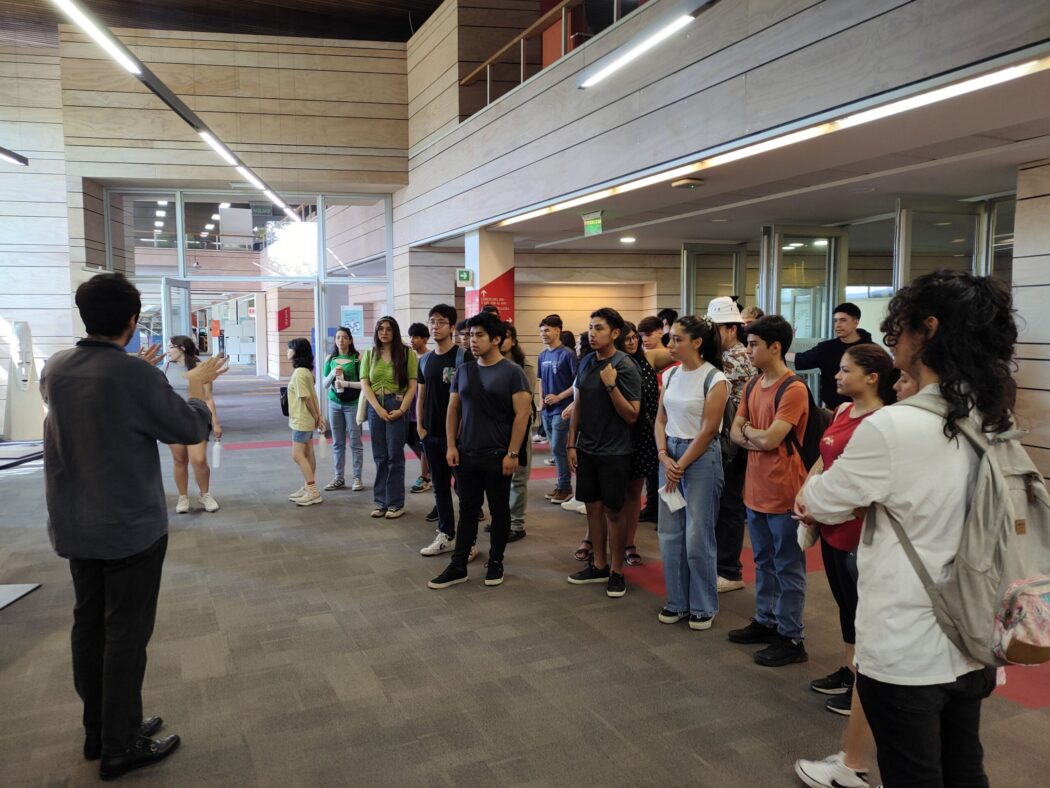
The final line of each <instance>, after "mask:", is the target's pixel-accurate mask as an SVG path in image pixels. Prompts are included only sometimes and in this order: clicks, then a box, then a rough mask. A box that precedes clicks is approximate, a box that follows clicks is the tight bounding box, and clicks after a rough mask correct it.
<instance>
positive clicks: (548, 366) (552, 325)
mask: <svg viewBox="0 0 1050 788" xmlns="http://www.w3.org/2000/svg"><path fill="white" fill-rule="evenodd" d="M561 331H562V322H561V317H559V316H558V315H547V316H546V317H545V318H543V320H541V321H540V340H542V342H543V344H544V345H545V346H546V349H545V350H541V351H540V361H539V366H538V367H537V370H536V375H537V377H538V378H539V379H540V397H541V399H542V400H543V411H542V412H541V413H542V415H541V418H542V420H543V430H544V432H546V433H547V439H548V440H549V441H550V445H551V454H553V455H554V468H555V471H556V473H557V481H556V482H555V484H554V489H553V490H552V491H551V492H549V493H547V494H546V495H544V496H543V497H544V498H546V499H547V500H548V501H550V502H551V503H559V504H560V503H564V502H565V501H567V500H569V499H570V498H572V481H571V477H570V476H569V459H568V456H567V452H566V450H565V439H566V437H567V436H568V434H569V421H568V419H563V418H562V417H561V414H562V411H564V410H565V408H567V407H568V405H569V403H570V402H572V383H573V381H574V380H575V379H576V354H575V353H574V352H573V351H572V350H570V349H569V348H567V347H565V345H563V344H562V343H561Z"/></svg>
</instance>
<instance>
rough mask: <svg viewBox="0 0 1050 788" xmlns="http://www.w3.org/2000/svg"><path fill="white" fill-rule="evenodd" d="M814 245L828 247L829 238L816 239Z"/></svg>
mask: <svg viewBox="0 0 1050 788" xmlns="http://www.w3.org/2000/svg"><path fill="white" fill-rule="evenodd" d="M813 245H814V246H827V245H828V239H827V238H818V239H816V240H815V241H814V242H813Z"/></svg>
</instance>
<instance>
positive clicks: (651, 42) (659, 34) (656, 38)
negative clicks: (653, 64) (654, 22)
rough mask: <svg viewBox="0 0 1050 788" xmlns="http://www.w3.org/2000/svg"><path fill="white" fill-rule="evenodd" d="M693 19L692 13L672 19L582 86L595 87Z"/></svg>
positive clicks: (586, 80)
mask: <svg viewBox="0 0 1050 788" xmlns="http://www.w3.org/2000/svg"><path fill="white" fill-rule="evenodd" d="M692 21H693V16H692V15H691V14H683V15H682V16H680V17H678V18H677V19H675V20H674V21H672V22H671V23H670V24H668V25H665V26H664V27H663V28H661V29H660V30H658V31H656V32H655V33H653V34H652V35H651V36H649V37H648V38H646V39H644V40H643V41H641V42H639V43H638V44H636V45H635V46H633V47H631V48H630V49H628V50H627V51H626V52H624V53H623V54H622V55H620V56H619V57H614V58H613V59H612V60H611V61H609V63H608V65H606V66H603V67H602V68H600V69H599V70H598V71H596V72H594V73H593V74H592V75H591V76H589V77H587V79H585V80H584V81H583V82H581V83H580V87H581V88H589V87H593V86H594V85H597V84H598V83H599V82H601V81H602V80H603V79H605V78H606V77H608V76H611V75H612V74H615V73H616V72H617V71H619V70H620V69H621V68H623V67H624V66H626V65H627V64H628V63H631V62H632V61H634V60H637V59H638V58H640V57H641V56H642V55H644V54H645V53H646V52H648V51H649V50H650V49H652V48H653V47H655V46H656V45H658V44H659V43H661V42H662V41H664V40H666V39H668V38H670V37H671V36H673V35H674V34H675V33H677V32H678V31H679V30H681V29H682V28H683V27H685V26H686V25H688V24H689V23H690V22H692Z"/></svg>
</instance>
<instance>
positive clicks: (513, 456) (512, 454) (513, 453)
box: [507, 451, 518, 460]
mask: <svg viewBox="0 0 1050 788" xmlns="http://www.w3.org/2000/svg"><path fill="white" fill-rule="evenodd" d="M507 456H508V457H510V458H511V459H514V460H516V459H518V453H517V452H516V451H508V452H507Z"/></svg>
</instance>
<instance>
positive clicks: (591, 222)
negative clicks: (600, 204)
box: [583, 211, 602, 235]
mask: <svg viewBox="0 0 1050 788" xmlns="http://www.w3.org/2000/svg"><path fill="white" fill-rule="evenodd" d="M583 234H584V235H601V234H602V211H594V212H592V213H585V214H583Z"/></svg>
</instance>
